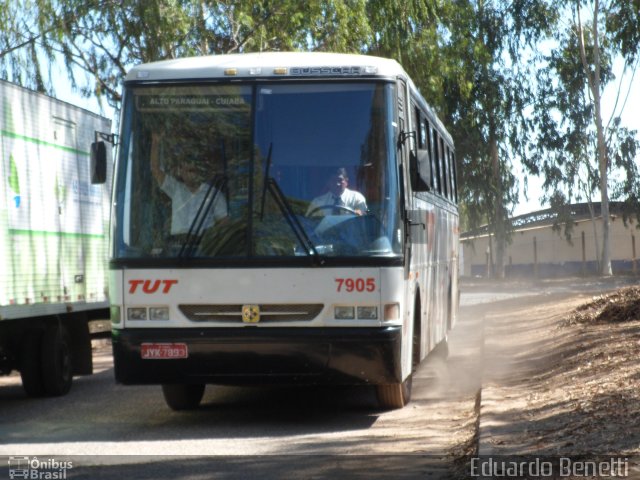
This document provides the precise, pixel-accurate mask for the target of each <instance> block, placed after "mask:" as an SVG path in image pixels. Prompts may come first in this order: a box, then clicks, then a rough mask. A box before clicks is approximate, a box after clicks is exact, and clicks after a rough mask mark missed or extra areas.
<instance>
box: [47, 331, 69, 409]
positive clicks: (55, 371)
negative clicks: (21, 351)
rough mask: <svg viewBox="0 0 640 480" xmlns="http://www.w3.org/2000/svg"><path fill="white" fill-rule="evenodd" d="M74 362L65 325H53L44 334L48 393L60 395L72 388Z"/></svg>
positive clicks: (55, 395)
mask: <svg viewBox="0 0 640 480" xmlns="http://www.w3.org/2000/svg"><path fill="white" fill-rule="evenodd" d="M72 381H73V364H72V361H71V346H70V344H69V336H68V335H67V330H66V329H65V328H64V327H61V326H58V325H52V326H50V327H49V328H47V329H46V330H45V332H44V335H43V336H42V382H43V384H44V389H45V392H46V393H47V395H51V396H54V397H59V396H61V395H66V394H67V393H69V390H71V382H72Z"/></svg>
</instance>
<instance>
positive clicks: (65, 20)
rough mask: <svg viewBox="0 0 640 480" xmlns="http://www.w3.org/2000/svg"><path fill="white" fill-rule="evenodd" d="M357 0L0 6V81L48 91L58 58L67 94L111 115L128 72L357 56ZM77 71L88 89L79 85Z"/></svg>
mask: <svg viewBox="0 0 640 480" xmlns="http://www.w3.org/2000/svg"><path fill="white" fill-rule="evenodd" d="M365 6H366V5H365V1H364V0H346V1H340V2H334V1H329V0H326V1H325V0H313V1H311V2H308V3H307V4H301V3H300V2H298V1H297V0H254V1H252V2H247V1H242V0H221V1H215V0H156V1H153V2H143V1H139V0H121V1H116V0H76V1H71V2H63V1H59V0H36V1H35V2H34V1H32V0H3V1H2V2H1V3H0V22H2V24H3V25H7V26H9V27H10V28H9V29H8V30H5V31H4V32H3V33H2V35H0V49H1V50H0V65H1V66H2V67H3V68H4V70H3V71H1V72H0V73H1V74H2V75H3V76H4V78H10V79H12V80H14V81H17V83H20V84H24V85H27V86H31V87H34V88H36V89H38V90H41V91H48V92H51V88H50V84H51V82H50V78H49V81H48V82H47V81H45V79H44V77H43V75H42V71H43V69H46V68H47V67H49V66H50V65H51V64H52V63H55V62H56V61H57V60H60V59H61V60H62V61H63V62H64V64H65V66H66V69H67V73H68V77H69V80H70V81H71V83H72V85H73V87H74V88H76V89H77V90H79V91H80V92H81V93H82V94H84V95H85V96H93V95H95V96H97V97H98V98H106V100H107V102H108V103H109V104H110V105H111V106H112V107H114V108H116V110H117V109H118V108H119V105H120V100H121V98H120V89H121V84H122V80H123V78H124V76H125V75H126V72H127V70H128V69H129V68H130V67H132V66H133V65H136V64H139V63H144V62H151V61H157V60H166V59H171V58H177V57H184V56H193V55H209V54H222V53H240V52H252V51H267V50H295V49H309V48H313V49H317V50H336V51H361V50H363V49H364V45H365V44H366V42H367V41H369V40H370V38H371V32H370V30H369V27H368V23H367V22H366V15H365ZM78 71H82V72H85V74H86V75H87V76H88V79H89V81H88V82H82V81H78Z"/></svg>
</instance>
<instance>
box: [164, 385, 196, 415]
mask: <svg viewBox="0 0 640 480" xmlns="http://www.w3.org/2000/svg"><path fill="white" fill-rule="evenodd" d="M204 387H205V386H204V384H195V385H179V384H178V385H175V384H170V385H169V384H165V385H162V394H163V395H164V401H165V402H166V403H167V405H168V406H169V408H171V410H175V411H180V410H193V409H194V408H197V407H198V405H200V401H201V400H202V396H203V395H204Z"/></svg>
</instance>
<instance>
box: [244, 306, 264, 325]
mask: <svg viewBox="0 0 640 480" xmlns="http://www.w3.org/2000/svg"><path fill="white" fill-rule="evenodd" d="M242 321H243V322H244V323H258V322H259V321H260V306H259V305H243V306H242Z"/></svg>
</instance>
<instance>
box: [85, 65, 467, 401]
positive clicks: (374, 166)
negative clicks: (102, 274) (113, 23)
mask: <svg viewBox="0 0 640 480" xmlns="http://www.w3.org/2000/svg"><path fill="white" fill-rule="evenodd" d="M93 150H94V151H96V152H97V151H99V149H98V148H96V146H94V148H93ZM99 160H100V159H99V158H97V160H96V162H95V164H96V165H100V161H99ZM116 163H117V166H116V173H115V185H114V198H113V215H112V220H113V221H112V259H111V262H110V268H111V277H110V295H111V296H110V300H111V304H112V307H111V309H112V327H113V329H112V340H113V352H114V362H115V376H116V380H117V381H118V382H119V383H122V384H125V385H133V384H160V385H162V388H163V393H164V397H165V400H166V402H167V404H168V405H169V406H170V407H171V408H173V409H176V410H181V409H189V408H195V407H196V406H197V405H199V403H200V401H201V399H202V396H203V392H204V388H205V385H206V384H232V385H239V384H240V385H242V384H250V385H255V384H265V383H269V384H289V385H291V384H295V385H302V384H304V385H315V384H325V385H327V384H329V385H338V384H362V385H371V386H375V388H376V391H377V397H378V400H379V403H380V405H381V406H382V407H383V408H400V407H403V406H404V405H405V404H406V403H407V402H408V401H409V398H410V393H411V378H412V372H414V371H415V369H416V367H417V366H418V364H419V363H420V361H421V360H422V359H423V358H424V357H425V356H426V355H427V354H428V353H429V352H430V351H432V350H433V349H435V348H436V347H437V346H438V345H443V344H444V342H446V339H447V332H448V330H449V329H450V328H452V326H453V324H454V323H455V320H456V316H457V308H458V307H457V304H458V293H457V292H458V280H457V277H458V273H457V272H458V268H457V261H458V259H457V255H458V253H457V252H458V213H457V206H456V199H457V190H456V188H457V186H456V175H455V161H454V149H453V144H452V140H451V137H450V135H449V134H448V133H447V132H446V130H445V129H444V127H443V126H442V124H441V122H440V121H438V119H437V118H436V116H435V115H434V114H433V113H432V111H431V109H430V108H429V107H428V106H427V104H426V102H425V101H424V99H423V98H422V97H421V95H420V94H419V92H418V90H417V89H416V87H415V86H414V84H413V82H412V81H411V80H410V78H409V77H408V76H407V74H406V73H405V71H404V70H403V69H402V68H401V67H400V65H398V63H397V62H395V61H392V60H387V59H382V58H375V57H370V56H358V55H344V54H328V53H261V54H240V55H227V56H225V55H220V56H211V57H200V58H186V59H180V60H169V61H163V62H157V63H151V64H146V65H140V66H138V67H135V68H133V69H132V70H131V71H130V72H129V74H128V75H127V77H126V80H125V87H124V97H123V108H122V119H121V130H120V143H119V150H118V156H117V160H116Z"/></svg>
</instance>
